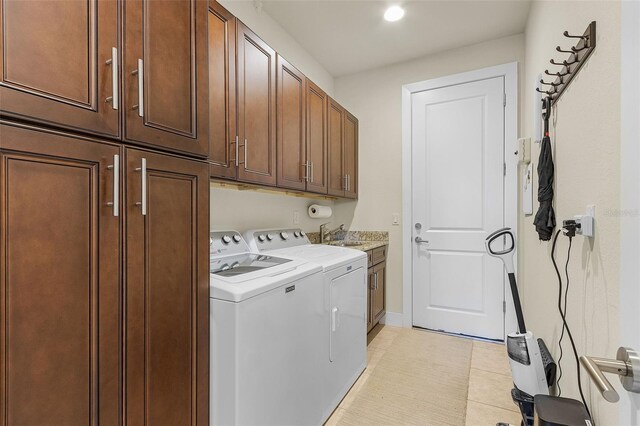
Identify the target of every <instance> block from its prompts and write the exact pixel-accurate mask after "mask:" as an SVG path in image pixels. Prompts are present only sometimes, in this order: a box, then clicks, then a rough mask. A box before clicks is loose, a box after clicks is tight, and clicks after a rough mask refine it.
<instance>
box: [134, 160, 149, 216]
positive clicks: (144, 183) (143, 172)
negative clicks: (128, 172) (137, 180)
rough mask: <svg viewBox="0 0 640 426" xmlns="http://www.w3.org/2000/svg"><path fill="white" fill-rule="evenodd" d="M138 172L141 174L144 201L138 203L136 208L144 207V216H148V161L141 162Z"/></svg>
mask: <svg viewBox="0 0 640 426" xmlns="http://www.w3.org/2000/svg"><path fill="white" fill-rule="evenodd" d="M136 171H137V172H140V176H141V186H142V200H141V201H139V202H137V203H136V206H141V207H142V215H143V216H146V215H147V159H146V158H143V159H142V161H141V167H137V168H136Z"/></svg>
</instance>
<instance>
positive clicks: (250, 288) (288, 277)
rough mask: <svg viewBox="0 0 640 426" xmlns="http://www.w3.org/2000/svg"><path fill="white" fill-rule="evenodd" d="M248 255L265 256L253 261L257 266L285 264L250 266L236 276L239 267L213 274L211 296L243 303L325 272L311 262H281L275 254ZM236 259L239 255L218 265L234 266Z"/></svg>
mask: <svg viewBox="0 0 640 426" xmlns="http://www.w3.org/2000/svg"><path fill="white" fill-rule="evenodd" d="M245 255H253V256H262V259H261V260H257V258H256V260H255V261H254V262H253V263H255V264H256V265H257V264H258V263H264V262H270V261H274V259H278V260H277V261H285V262H284V263H280V264H277V265H271V266H268V267H259V266H254V267H252V266H250V265H249V266H246V267H244V268H245V270H243V271H241V272H240V273H236V271H237V269H236V268H238V267H236V268H230V267H229V268H227V269H225V270H224V271H220V272H219V273H215V274H214V273H212V274H209V285H210V290H209V297H211V298H213V299H220V300H226V301H229V302H242V301H244V300H247V299H250V298H252V297H255V296H257V295H259V294H262V293H265V292H267V291H270V290H273V289H276V288H279V287H282V286H284V285H287V284H288V283H291V282H293V281H296V280H299V279H302V278H304V277H306V276H309V275H311V274H315V273H320V272H321V271H322V268H321V267H320V266H318V265H315V264H313V263H307V262H306V261H305V260H302V259H281V258H276V257H273V256H271V255H258V254H257V253H245ZM234 257H236V256H235V255H234V256H225V257H223V258H220V259H217V260H216V262H219V263H222V264H225V263H226V264H227V265H230V263H229V262H230V259H231V258H234ZM246 258H247V259H248V258H250V257H246ZM265 258H268V260H265ZM232 263H233V261H231V264H232ZM253 263H252V264H253ZM221 266H222V265H221ZM252 268H253V269H252ZM219 269H220V268H219ZM249 269H252V270H249Z"/></svg>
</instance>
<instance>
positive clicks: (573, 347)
mask: <svg viewBox="0 0 640 426" xmlns="http://www.w3.org/2000/svg"><path fill="white" fill-rule="evenodd" d="M562 231H563V229H559V230H558V231H557V232H556V235H555V237H554V238H553V245H552V246H551V262H552V263H553V267H554V268H555V270H556V274H557V275H558V285H559V286H560V295H562V276H561V275H560V270H559V269H558V265H557V263H556V259H555V253H556V243H557V242H558V236H559V235H560V232H562ZM569 238H570V239H571V237H569ZM569 241H571V240H569ZM570 254H571V244H569V252H568V253H567V264H566V266H568V264H569V255H570ZM567 270H568V269H566V268H565V271H567ZM567 276H568V272H567ZM566 300H567V299H566V298H565V311H566ZM558 311H559V312H560V316H561V317H562V326H563V331H564V330H565V329H566V330H567V336H569V341H571V349H572V350H573V356H574V358H575V361H576V371H577V373H578V390H579V391H580V398H581V399H582V403H583V404H584V408H585V409H586V410H587V414H588V415H589V417H591V412H590V411H589V406H588V405H587V400H586V399H585V397H584V393H583V392H582V379H581V378H580V359H579V357H578V350H577V349H576V344H575V342H574V341H573V335H572V334H571V329H570V328H569V324H567V319H566V317H565V311H563V310H562V303H561V298H559V300H558ZM592 423H593V420H592ZM593 424H595V423H593Z"/></svg>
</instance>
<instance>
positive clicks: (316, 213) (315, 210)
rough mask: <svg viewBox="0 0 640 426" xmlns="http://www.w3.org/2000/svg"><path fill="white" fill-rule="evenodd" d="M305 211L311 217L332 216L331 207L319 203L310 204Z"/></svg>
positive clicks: (322, 217) (324, 217)
mask: <svg viewBox="0 0 640 426" xmlns="http://www.w3.org/2000/svg"><path fill="white" fill-rule="evenodd" d="M307 212H308V214H309V217H310V218H312V219H326V218H329V217H331V216H333V210H332V209H331V207H329V206H322V205H320V204H311V205H310V206H309V209H308V211H307Z"/></svg>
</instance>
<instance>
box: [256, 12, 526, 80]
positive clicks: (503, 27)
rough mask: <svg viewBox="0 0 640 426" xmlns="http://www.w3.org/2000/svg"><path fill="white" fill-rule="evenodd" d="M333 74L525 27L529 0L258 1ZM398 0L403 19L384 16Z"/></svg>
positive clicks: (386, 63) (403, 58)
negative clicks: (388, 19)
mask: <svg viewBox="0 0 640 426" xmlns="http://www.w3.org/2000/svg"><path fill="white" fill-rule="evenodd" d="M255 1H256V5H257V6H258V7H260V6H261V7H262V8H263V10H264V11H266V12H267V13H268V14H269V15H270V16H271V17H272V18H273V19H275V20H276V21H277V22H278V23H279V24H280V25H281V26H282V27H283V28H284V29H285V30H286V31H287V32H289V34H291V36H293V38H294V39H296V40H297V41H298V43H300V44H301V45H302V47H304V48H305V49H306V50H307V51H308V52H309V53H310V54H311V55H312V56H313V57H315V58H316V59H317V60H318V62H320V64H321V65H322V66H324V67H325V69H326V70H327V71H328V72H329V73H330V74H332V75H333V76H334V77H339V76H342V75H347V74H352V73H356V72H359V71H363V70H367V69H371V68H377V67H380V66H384V65H389V64H393V63H396V62H402V61H406V60H410V59H414V58H419V57H421V56H425V55H429V54H433V53H436V52H441V51H444V50H448V49H454V48H457V47H462V46H468V45H471V44H475V43H480V42H483V41H487V40H491V39H495V38H499V37H505V36H509V35H513V34H519V33H522V32H524V29H525V25H526V21H527V15H528V14H529V8H530V0H493V1H481V0H471V1H470V0H466V1H457V0H449V1H446V0H422V1H415V0H412V1H402V0H400V1H396V2H394V1H377V0H376V1H374V0H359V1H353V0H255ZM391 4H400V5H401V6H402V7H403V8H404V9H405V11H406V13H405V17H404V19H402V20H400V21H397V22H386V21H385V20H384V19H383V18H382V15H383V14H384V11H385V9H386V8H387V7H388V6H389V5H391Z"/></svg>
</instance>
